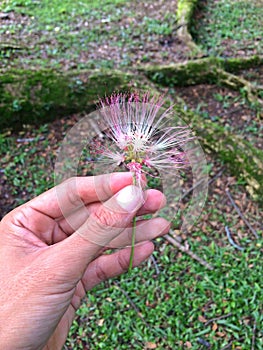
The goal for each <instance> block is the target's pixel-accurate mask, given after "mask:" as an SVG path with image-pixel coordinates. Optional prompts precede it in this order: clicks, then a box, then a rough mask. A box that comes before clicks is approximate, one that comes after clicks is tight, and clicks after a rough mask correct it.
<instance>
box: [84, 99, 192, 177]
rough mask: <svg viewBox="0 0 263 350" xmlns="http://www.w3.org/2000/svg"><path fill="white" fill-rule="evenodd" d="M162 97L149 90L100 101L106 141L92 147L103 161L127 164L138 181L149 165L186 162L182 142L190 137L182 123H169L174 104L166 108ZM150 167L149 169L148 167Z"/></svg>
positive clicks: (169, 165)
mask: <svg viewBox="0 0 263 350" xmlns="http://www.w3.org/2000/svg"><path fill="white" fill-rule="evenodd" d="M163 104H164V101H163V99H162V98H160V97H158V98H157V97H150V95H149V94H148V93H146V94H144V95H143V96H142V97H140V96H139V95H138V94H130V95H125V94H114V95H112V96H110V97H108V98H106V99H105V100H103V101H101V107H102V109H101V113H102V115H103V119H104V121H105V123H106V131H105V134H106V138H107V142H100V144H99V146H98V145H97V144H96V143H94V144H93V145H91V147H90V149H91V150H92V151H93V152H94V153H97V154H99V155H100V161H103V162H105V163H107V164H113V165H115V166H117V165H120V164H124V165H125V167H126V168H127V169H128V170H129V171H131V172H132V173H133V174H134V176H135V179H136V182H137V183H138V184H140V183H141V177H142V174H143V173H147V172H148V170H149V169H151V168H154V169H156V170H161V169H166V168H173V169H176V168H181V167H184V166H185V165H186V164H187V158H186V153H185V152H184V150H183V146H184V145H185V144H186V143H187V142H188V141H189V140H190V139H191V137H190V131H189V129H188V128H186V127H182V126H169V125H168V124H169V123H168V121H169V118H168V117H169V116H170V115H171V112H172V108H168V109H166V110H165V109H164V108H163ZM147 169H148V170H147Z"/></svg>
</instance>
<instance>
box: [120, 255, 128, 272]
mask: <svg viewBox="0 0 263 350" xmlns="http://www.w3.org/2000/svg"><path fill="white" fill-rule="evenodd" d="M118 264H119V266H120V268H121V270H122V271H126V270H127V269H128V265H129V261H128V259H127V256H126V255H124V254H118Z"/></svg>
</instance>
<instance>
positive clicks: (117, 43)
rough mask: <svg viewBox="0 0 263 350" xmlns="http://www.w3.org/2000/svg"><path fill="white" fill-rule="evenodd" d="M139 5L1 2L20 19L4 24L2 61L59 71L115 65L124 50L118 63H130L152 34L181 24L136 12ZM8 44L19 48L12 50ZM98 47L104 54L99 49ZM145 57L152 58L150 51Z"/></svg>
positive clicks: (169, 16)
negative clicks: (116, 55)
mask: <svg viewBox="0 0 263 350" xmlns="http://www.w3.org/2000/svg"><path fill="white" fill-rule="evenodd" d="M134 7H135V5H133V6H132V3H131V2H130V1H128V0H126V1H125V0H114V1H104V2H103V6H101V2H100V1H88V0H83V1H74V2H71V1H69V0H67V1H63V2H61V1H58V0H55V1H53V0H45V1H30V0H18V1H17V0H6V1H4V2H3V3H2V4H0V11H3V12H4V13H7V14H8V13H10V12H14V14H15V16H18V17H17V18H16V17H15V20H13V21H9V22H8V23H7V24H3V25H2V26H1V28H0V35H1V34H2V35H3V38H4V42H3V44H2V45H4V48H3V49H2V50H0V58H2V62H1V63H2V65H3V67H10V66H18V67H20V66H26V67H32V66H35V67H42V68H43V67H45V68H53V69H58V70H59V69H60V70H61V69H63V70H65V69H66V70H67V69H69V68H70V67H72V66H74V67H77V68H79V69H82V68H113V66H116V59H115V58H114V57H111V58H109V56H112V51H114V50H115V51H116V52H117V51H118V52H119V51H121V54H120V55H121V58H119V59H118V61H119V62H118V65H119V66H121V67H122V66H125V67H127V66H129V65H130V64H131V59H130V56H131V55H134V51H133V50H134V48H137V50H142V48H143V46H144V44H145V41H147V40H149V38H150V39H151V40H152V41H156V40H158V38H159V37H160V36H162V35H169V34H171V33H172V32H173V29H174V27H175V25H176V16H175V14H173V13H168V14H166V15H165V18H164V19H165V21H163V19H158V18H155V17H154V16H153V17H149V16H146V15H144V14H143V13H141V12H139V13H137V12H136V10H135V9H134ZM129 19H130V20H129ZM133 19H134V20H133ZM21 36H22V38H21ZM5 38H7V39H6V40H5ZM21 39H22V40H21ZM151 40H150V41H151ZM8 43H11V44H13V45H14V46H16V45H18V46H19V47H18V48H17V49H15V48H14V49H12V48H11V49H8V48H7V47H8ZM98 46H99V47H100V49H101V50H102V56H103V57H101V56H100V55H101V53H100V52H97V49H98ZM105 47H107V48H105ZM0 49H1V45H0ZM104 50H106V51H107V53H110V52H111V55H109V54H106V53H105V52H104ZM92 52H94V53H93V54H92ZM116 54H117V53H116ZM118 55H119V54H118ZM91 56H93V57H91ZM94 56H95V57H94ZM96 56H97V57H96ZM80 57H81V59H80ZM141 59H142V61H143V62H145V61H146V62H147V61H148V59H149V58H148V56H147V52H146V54H145V57H144V56H143V57H142V58H141Z"/></svg>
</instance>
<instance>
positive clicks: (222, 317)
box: [205, 312, 233, 326]
mask: <svg viewBox="0 0 263 350" xmlns="http://www.w3.org/2000/svg"><path fill="white" fill-rule="evenodd" d="M232 315H233V314H232V312H229V313H228V314H226V315H221V316H218V317H214V318H211V319H210V320H208V321H207V322H206V323H205V326H207V325H209V324H210V323H213V322H215V321H218V320H223V319H224V318H228V317H230V316H232Z"/></svg>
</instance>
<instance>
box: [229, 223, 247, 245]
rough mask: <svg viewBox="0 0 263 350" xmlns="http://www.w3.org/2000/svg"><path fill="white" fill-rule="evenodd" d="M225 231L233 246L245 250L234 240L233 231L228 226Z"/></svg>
mask: <svg viewBox="0 0 263 350" xmlns="http://www.w3.org/2000/svg"><path fill="white" fill-rule="evenodd" d="M225 231H226V235H227V238H228V241H229V243H230V244H231V245H232V246H233V247H235V248H236V249H238V250H244V248H243V247H240V246H239V245H238V244H236V243H235V242H234V241H233V238H232V237H231V232H230V231H229V228H228V226H225Z"/></svg>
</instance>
